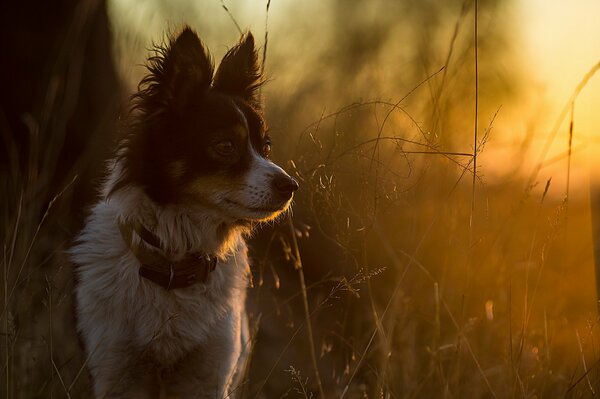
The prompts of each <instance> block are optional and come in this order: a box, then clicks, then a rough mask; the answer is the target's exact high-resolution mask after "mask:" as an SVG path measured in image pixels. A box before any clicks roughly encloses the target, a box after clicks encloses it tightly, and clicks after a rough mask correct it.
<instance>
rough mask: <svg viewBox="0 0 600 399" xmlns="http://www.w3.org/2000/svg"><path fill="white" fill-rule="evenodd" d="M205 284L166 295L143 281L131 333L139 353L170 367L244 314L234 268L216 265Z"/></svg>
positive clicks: (235, 268) (237, 277)
mask: <svg viewBox="0 0 600 399" xmlns="http://www.w3.org/2000/svg"><path fill="white" fill-rule="evenodd" d="M219 267H220V268H221V270H215V271H214V272H213V273H211V276H210V277H209V279H208V280H207V282H206V283H201V284H196V285H194V286H192V287H189V288H185V289H178V290H171V291H167V290H165V289H163V288H161V287H158V286H156V285H155V284H154V283H152V282H150V281H147V280H144V281H141V284H140V291H141V292H140V293H141V294H142V296H143V297H144V299H143V301H142V302H141V303H140V304H139V311H138V315H137V320H136V321H135V324H134V325H135V326H134V328H133V331H132V333H133V334H134V342H135V343H136V346H138V347H139V349H141V350H142V351H145V350H149V351H150V352H151V353H152V354H153V355H154V356H155V357H157V360H158V361H159V362H160V363H163V364H169V363H173V362H175V361H176V360H177V359H179V358H181V357H182V356H184V355H185V353H187V352H189V351H191V350H193V349H194V348H196V347H198V346H199V345H202V344H204V343H206V340H207V337H209V336H210V335H211V333H212V331H213V330H214V329H216V328H219V329H220V325H221V324H227V323H228V322H229V321H228V318H230V317H231V315H232V314H234V313H239V312H241V311H243V308H244V299H245V292H244V286H243V285H242V284H240V282H241V280H243V275H242V276H240V275H239V272H240V270H237V265H231V264H226V265H219Z"/></svg>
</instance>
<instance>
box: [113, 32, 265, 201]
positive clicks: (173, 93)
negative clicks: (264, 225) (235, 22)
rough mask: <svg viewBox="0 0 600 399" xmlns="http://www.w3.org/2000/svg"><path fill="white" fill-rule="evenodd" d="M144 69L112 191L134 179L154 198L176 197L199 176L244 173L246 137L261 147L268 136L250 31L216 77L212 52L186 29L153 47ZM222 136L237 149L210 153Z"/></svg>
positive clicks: (159, 199)
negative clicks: (177, 171)
mask: <svg viewBox="0 0 600 399" xmlns="http://www.w3.org/2000/svg"><path fill="white" fill-rule="evenodd" d="M147 68H148V71H149V74H148V75H147V76H146V77H144V78H143V79H142V81H141V82H140V85H139V87H138V93H136V94H135V95H134V96H133V97H132V108H131V113H130V116H129V120H128V123H127V127H126V128H127V130H128V135H127V137H126V139H125V140H123V142H122V143H121V145H120V148H119V157H120V158H121V159H122V161H123V162H122V164H123V167H124V171H123V175H122V176H121V179H120V180H119V182H118V183H117V184H116V185H115V187H114V189H113V192H114V191H117V190H119V189H121V188H123V187H125V186H127V185H129V184H134V185H138V186H140V187H142V188H143V189H144V190H145V191H146V192H147V194H148V195H149V196H150V198H152V199H153V200H154V201H155V202H157V203H158V204H167V203H174V202H181V201H183V200H185V195H184V188H185V184H186V183H187V182H190V181H192V180H193V179H194V178H196V177H198V176H202V175H209V174H210V175H219V174H222V175H224V177H225V178H230V177H234V176H239V175H241V174H242V173H244V171H245V170H246V169H247V168H248V167H249V159H250V158H249V153H248V152H247V151H246V148H247V140H251V143H252V145H253V146H254V148H256V149H257V150H258V152H259V153H263V152H264V150H263V148H264V146H265V142H266V140H268V138H267V137H266V135H265V126H264V122H263V118H262V114H261V111H260V107H259V99H258V92H257V90H258V88H259V87H260V85H261V84H262V83H263V81H262V77H261V73H260V69H261V68H260V64H259V62H258V56H257V53H256V50H255V49H254V38H253V37H252V35H251V34H250V33H247V34H245V35H243V36H242V38H241V39H240V42H239V43H238V44H237V45H236V46H235V47H233V48H232V49H231V50H229V51H228V52H227V54H226V55H225V56H224V57H223V60H222V61H221V64H220V66H219V68H218V70H217V72H216V74H215V77H214V80H213V70H214V69H213V63H212V60H211V57H210V54H209V53H208V51H207V50H206V49H205V47H204V45H203V44H202V42H201V41H200V39H199V38H198V36H197V35H196V33H194V32H193V31H192V30H191V29H190V28H189V27H186V28H184V29H183V31H182V32H181V33H180V34H179V35H178V36H177V37H176V38H173V39H171V40H170V42H169V44H168V45H164V46H158V47H156V48H155V55H154V56H153V57H151V58H150V59H149V61H148V65H147ZM240 110H241V111H242V115H240V112H239V111H240ZM246 124H247V125H248V130H249V131H248V135H249V137H246V136H244V137H239V134H237V133H236V132H235V129H234V127H235V126H236V125H243V126H245V125H246ZM223 140H230V141H232V142H234V143H235V145H236V148H237V151H236V153H235V154H232V155H231V156H228V157H223V156H220V155H219V154H218V153H216V152H215V151H214V146H215V144H216V143H218V142H219V141H223ZM264 155H265V156H266V155H268V154H266V153H264ZM175 161H178V162H180V163H182V164H183V165H184V168H183V170H184V173H183V175H182V176H179V177H177V178H174V176H173V174H172V173H170V172H169V165H171V164H172V163H173V162H175Z"/></svg>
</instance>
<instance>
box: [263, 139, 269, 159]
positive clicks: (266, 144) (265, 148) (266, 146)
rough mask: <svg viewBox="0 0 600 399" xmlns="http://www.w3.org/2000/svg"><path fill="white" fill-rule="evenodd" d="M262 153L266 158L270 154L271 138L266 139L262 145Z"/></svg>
mask: <svg viewBox="0 0 600 399" xmlns="http://www.w3.org/2000/svg"><path fill="white" fill-rule="evenodd" d="M262 151H263V155H264V156H265V157H267V158H269V157H270V156H271V140H266V141H265V142H264V144H263V147H262Z"/></svg>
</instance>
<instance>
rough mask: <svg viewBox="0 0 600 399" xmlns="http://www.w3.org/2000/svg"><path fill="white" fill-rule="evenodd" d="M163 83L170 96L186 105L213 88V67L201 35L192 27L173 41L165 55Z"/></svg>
mask: <svg viewBox="0 0 600 399" xmlns="http://www.w3.org/2000/svg"><path fill="white" fill-rule="evenodd" d="M164 57H165V58H164V64H163V66H164V69H163V73H164V76H163V78H164V79H163V82H162V83H163V84H164V85H166V86H167V87H166V88H167V91H168V93H169V97H171V98H172V99H173V100H174V101H175V102H176V103H181V104H183V103H184V101H185V100H186V99H187V98H188V97H189V96H190V95H191V94H192V93H194V92H198V91H202V92H205V91H207V90H208V89H209V87H210V83H211V80H212V75H213V64H212V60H211V58H210V55H209V54H208V52H207V50H206V49H205V48H204V45H203V44H202V42H201V41H200V38H198V35H197V34H196V33H195V32H194V31H193V30H192V29H190V28H189V27H185V28H184V29H183V31H182V32H181V33H180V34H179V36H177V38H175V39H174V40H171V43H170V45H169V47H168V48H167V49H166V53H165V54H164Z"/></svg>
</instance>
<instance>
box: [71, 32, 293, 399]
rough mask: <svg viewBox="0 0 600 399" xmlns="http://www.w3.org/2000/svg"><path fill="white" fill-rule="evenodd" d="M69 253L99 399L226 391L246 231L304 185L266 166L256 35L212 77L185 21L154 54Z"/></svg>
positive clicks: (242, 353)
mask: <svg viewBox="0 0 600 399" xmlns="http://www.w3.org/2000/svg"><path fill="white" fill-rule="evenodd" d="M147 68H148V75H147V76H146V77H144V78H143V79H142V80H141V82H140V85H139V87H138V92H137V93H136V94H135V95H134V96H133V97H132V103H131V111H130V116H129V118H128V121H127V122H126V123H125V129H126V133H127V135H126V136H125V138H124V139H123V140H122V141H121V143H120V144H119V145H118V147H117V149H116V151H115V156H114V158H113V159H111V160H109V161H108V167H107V177H106V179H105V182H104V184H103V186H102V188H101V193H100V199H99V201H98V202H97V203H96V204H95V205H94V206H93V207H92V209H91V214H90V216H89V217H88V218H87V220H86V223H85V226H84V228H83V230H82V231H81V233H80V234H79V235H78V236H77V238H76V242H75V243H74V245H73V247H72V248H71V250H70V256H71V259H72V261H73V262H74V264H75V278H76V288H75V302H76V306H75V313H76V320H77V330H78V333H79V335H80V337H81V339H82V342H83V347H84V353H85V358H86V361H85V364H86V365H87V367H88V369H89V372H90V375H91V380H92V384H93V391H94V395H95V397H96V398H157V397H168V398H172V397H177V398H211V399H214V398H225V397H234V396H235V393H236V390H237V389H238V388H239V384H241V377H240V376H241V374H242V371H243V369H244V363H245V357H246V356H247V348H248V341H249V338H248V335H249V334H248V325H247V316H246V312H245V298H246V289H247V285H248V281H249V263H248V250H247V246H246V243H245V238H246V237H247V235H248V234H249V233H250V232H251V231H252V229H253V228H254V227H255V226H256V225H258V224H260V223H261V222H264V221H269V220H273V219H275V218H277V217H278V216H279V215H282V214H283V213H284V212H286V210H288V208H289V206H290V203H291V201H292V197H293V194H294V192H295V191H296V190H297V189H298V183H297V182H296V180H294V179H293V178H292V177H290V176H289V175H288V174H287V173H286V172H285V171H284V170H283V169H282V168H281V167H279V166H277V165H276V164H274V163H273V162H272V161H271V160H270V153H271V140H270V138H269V136H268V135H267V134H266V125H265V122H264V119H263V115H262V108H261V103H260V98H259V92H258V89H259V88H260V87H261V84H263V82H264V81H263V77H262V74H261V65H260V62H259V60H258V53H257V51H256V49H255V44H254V39H253V36H252V34H251V33H246V34H244V35H242V37H241V39H240V41H239V43H238V44H237V45H235V46H234V47H233V48H231V49H230V50H229V51H228V52H227V53H226V55H225V56H224V57H223V59H222V61H221V63H220V64H219V66H218V68H217V70H216V72H215V71H214V67H213V62H212V60H211V56H210V54H209V53H208V51H207V50H206V48H205V46H204V45H203V43H202V42H201V40H200V39H199V37H198V35H197V34H196V33H195V32H194V31H193V30H192V29H190V28H189V27H187V26H186V27H184V28H183V29H182V31H181V32H180V33H179V34H178V35H174V36H171V37H170V39H167V41H166V43H165V44H164V45H160V46H158V47H156V48H155V52H154V55H153V56H151V57H149V59H148V63H147Z"/></svg>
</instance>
